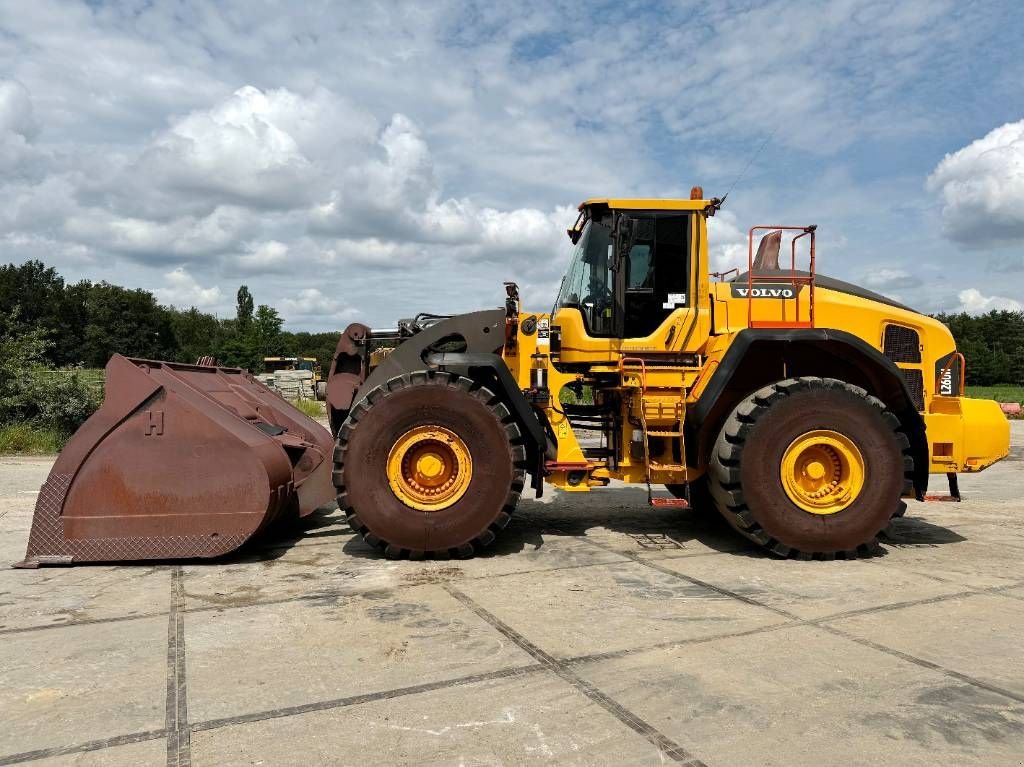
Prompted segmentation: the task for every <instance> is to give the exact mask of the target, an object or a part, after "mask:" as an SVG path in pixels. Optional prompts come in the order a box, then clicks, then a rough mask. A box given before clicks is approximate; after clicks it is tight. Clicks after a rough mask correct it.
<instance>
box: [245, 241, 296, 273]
mask: <svg viewBox="0 0 1024 767" xmlns="http://www.w3.org/2000/svg"><path fill="white" fill-rule="evenodd" d="M290 253H291V249H290V248H289V247H288V245H286V244H285V243H283V242H278V241H277V240H267V241H266V242H251V243H248V244H247V245H246V247H245V253H243V254H242V255H240V256H238V257H237V258H236V259H235V264H236V265H237V266H238V267H239V268H240V269H241V270H242V271H245V272H257V273H259V272H273V271H279V270H282V269H288V268H292V269H295V268H299V267H300V266H301V264H299V263H296V262H295V261H293V260H292V259H291V258H289V255H290Z"/></svg>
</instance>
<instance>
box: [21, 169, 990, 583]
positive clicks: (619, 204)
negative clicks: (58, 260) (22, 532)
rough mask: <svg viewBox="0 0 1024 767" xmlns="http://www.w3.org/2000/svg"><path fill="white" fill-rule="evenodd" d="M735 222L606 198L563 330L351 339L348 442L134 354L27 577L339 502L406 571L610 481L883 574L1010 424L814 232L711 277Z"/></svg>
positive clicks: (579, 254)
mask: <svg viewBox="0 0 1024 767" xmlns="http://www.w3.org/2000/svg"><path fill="white" fill-rule="evenodd" d="M719 206H720V201H719V200H717V199H705V197H704V194H703V192H702V190H701V189H700V188H699V187H695V188H694V190H693V192H692V193H691V199H688V200H638V199H593V200H588V201H586V202H584V203H583V204H582V205H580V208H579V217H578V219H577V221H576V223H575V224H574V225H573V226H572V227H571V228H570V229H569V230H568V234H569V238H570V240H571V242H572V244H573V251H572V256H571V259H570V262H569V265H568V270H567V272H566V275H565V278H564V279H563V281H562V286H561V289H560V290H559V292H558V296H557V298H556V299H555V304H554V307H553V309H552V310H551V311H550V313H544V312H528V311H523V310H521V308H520V299H519V295H518V290H517V288H516V286H515V285H514V284H511V283H508V284H506V298H505V306H504V307H503V308H497V309H493V310H485V311H479V312H473V313H470V314H464V315H458V316H452V317H443V316H437V315H418V316H416V317H414V318H412V319H408V320H402V321H400V322H399V323H398V325H397V327H395V328H389V329H384V330H374V329H371V328H368V327H366V326H365V325H361V324H353V325H350V326H349V327H348V328H347V329H346V330H345V332H344V333H343V334H342V335H341V337H340V339H339V341H338V346H337V351H336V353H335V356H334V359H333V362H332V365H331V370H330V375H329V378H328V382H327V392H326V396H327V410H328V414H329V418H330V423H331V434H327V432H326V430H323V429H320V427H318V426H317V425H316V424H315V423H313V422H312V421H309V420H308V419H304V417H302V416H301V415H297V414H296V413H293V412H291V409H290V408H288V407H287V406H286V405H284V404H282V403H281V401H280V400H276V399H275V400H273V401H271V400H268V399H267V398H265V397H263V395H262V393H261V392H260V391H259V389H260V388H262V387H260V386H259V384H257V383H255V382H253V381H252V379H251V377H249V376H246V375H245V374H244V373H242V372H241V371H232V370H226V369H222V368H202V367H195V366H181V365H177V366H173V365H169V364H168V363H147V362H145V361H141V360H134V361H130V360H126V359H124V358H117V357H115V359H114V360H112V361H111V364H110V366H108V392H107V399H106V402H105V404H104V406H103V408H102V409H101V410H100V411H99V412H98V413H97V414H96V416H94V417H93V419H90V421H89V422H87V423H86V425H85V426H83V428H82V430H81V432H80V433H79V434H78V435H76V436H75V437H74V438H73V439H72V440H71V442H70V443H69V445H68V448H67V449H66V450H65V454H64V455H62V456H61V459H60V460H59V461H58V464H57V465H56V466H55V467H54V473H53V474H51V476H50V478H49V479H48V481H47V483H46V485H44V488H43V491H42V493H41V494H40V499H39V505H38V506H37V508H36V520H35V523H34V526H33V532H32V538H31V540H30V543H29V551H28V554H27V556H26V561H25V563H23V564H25V565H27V566H33V565H37V564H40V563H68V562H74V561H90V560H92V561H96V560H105V559H128V558H136V559H137V558H146V557H154V556H160V557H163V558H166V557H177V556H217V555H220V554H223V553H225V552H226V551H228V550H230V549H231V548H234V547H236V546H238V545H240V544H241V543H242V542H244V541H245V540H247V539H248V538H249V537H251V536H252V535H253V534H255V533H256V532H257V531H259V530H261V529H263V528H264V527H265V526H266V523H267V520H268V519H269V518H271V517H275V516H281V515H283V514H293V515H296V514H297V515H301V514H304V513H308V512H309V511H311V510H312V509H313V508H315V506H316V505H317V503H319V502H325V501H328V500H330V499H329V497H328V496H329V495H330V494H331V492H333V493H334V494H336V497H337V503H338V505H339V506H340V507H341V509H342V510H343V511H344V512H345V513H346V515H347V517H348V521H349V524H350V525H351V526H352V528H353V529H354V530H356V531H358V532H359V533H360V534H361V535H362V536H363V537H364V538H365V539H366V541H367V542H368V543H370V544H371V545H373V546H376V547H379V548H380V549H381V550H382V551H383V552H384V553H385V554H386V555H387V556H389V557H404V556H408V557H413V558H419V557H427V556H431V557H442V558H443V557H467V556H471V555H472V554H473V553H474V552H475V551H477V550H479V549H480V548H482V547H484V546H487V545H488V544H489V543H491V542H492V541H493V540H494V538H495V536H496V535H498V534H499V533H500V531H501V530H502V528H504V527H505V526H506V524H507V523H508V521H509V519H510V515H511V514H512V513H513V510H514V509H515V506H516V503H517V501H518V500H519V497H520V494H521V493H522V492H523V490H524V488H525V487H526V485H527V484H529V486H530V488H531V489H532V490H533V491H534V492H535V493H536V495H538V496H539V495H540V494H541V492H542V490H543V487H544V484H545V483H547V484H550V485H553V486H555V487H557V488H559V489H561V490H563V491H569V492H590V491H595V490H596V491H600V488H602V487H604V486H606V485H608V484H609V483H610V482H611V480H613V479H614V480H620V481H622V482H627V483H632V484H638V485H643V486H645V487H646V488H647V499H648V503H650V504H651V505H652V506H656V507H658V506H664V507H677V508H686V507H688V506H691V505H692V506H695V507H697V508H700V509H703V508H710V507H714V508H715V509H717V511H718V512H719V513H721V514H722V515H723V516H724V517H725V519H726V520H728V522H729V524H731V525H732V526H733V527H734V528H735V529H736V530H737V531H738V532H739V533H741V534H742V535H744V536H746V537H747V538H749V539H750V540H752V541H754V542H756V543H758V544H760V545H761V546H763V547H765V548H766V549H768V550H769V551H771V552H772V553H774V554H776V555H778V556H793V557H799V558H822V559H832V558H837V557H843V558H845V557H854V556H858V555H860V554H866V553H870V552H872V551H873V550H874V549H875V547H876V546H877V543H876V538H877V535H878V534H879V532H880V531H881V530H883V529H884V528H885V527H886V526H887V525H888V524H889V522H890V520H891V519H892V518H893V517H895V516H899V515H901V514H903V512H904V510H905V508H906V506H905V503H904V500H903V499H905V498H915V497H916V498H917V499H919V500H920V499H923V498H924V495H925V492H926V490H927V487H928V479H929V475H931V474H943V475H946V476H947V477H948V478H950V487H951V490H952V491H953V492H954V493H955V491H956V486H955V482H954V480H955V477H956V474H957V473H958V472H977V471H981V470H982V469H984V468H985V467H987V466H989V465H991V464H992V463H994V462H996V461H998V460H999V459H1000V458H1002V457H1004V456H1005V455H1007V453H1008V452H1009V424H1008V422H1007V421H1006V419H1005V417H1004V416H1003V414H1002V413H1001V411H1000V410H999V407H998V406H997V405H996V403H994V402H991V401H985V400H976V399H969V398H967V397H965V396H964V372H965V361H964V359H963V357H962V355H960V354H959V353H958V352H957V350H956V346H955V344H954V341H953V338H952V336H951V334H950V332H949V330H948V329H947V328H946V327H945V326H943V325H942V324H941V323H939V322H937V321H936V320H934V319H931V318H929V317H927V316H924V315H922V314H919V313H917V312H915V311H912V310H911V309H908V308H907V307H905V306H901V305H900V304H898V303H896V302H894V301H892V300H889V299H888V298H885V297H884V296H881V295H878V294H875V293H872V292H870V291H867V290H864V289H863V288H860V287H857V286H855V285H851V284H848V283H845V282H842V281H839V280H836V279H832V278H829V277H825V276H823V275H818V274H816V272H815V237H816V229H815V227H814V226H798V227H783V226H755V227H752V228H751V230H750V236H749V253H748V264H747V269H746V271H745V272H743V273H737V274H732V275H729V274H726V275H721V274H719V275H712V274H709V267H708V238H707V221H708V218H709V217H711V216H713V215H714V214H715V212H716V210H717V209H718V208H719ZM755 240H756V241H757V247H756V249H755ZM780 258H782V263H781V264H780ZM734 271H736V270H734ZM713 277H714V278H717V279H712V278H713ZM730 277H731V278H730ZM111 377H114V378H116V379H119V378H123V379H124V380H123V381H119V380H114V381H111V380H110V379H111ZM129 379H130V380H129ZM112 384H113V385H112ZM119 384H121V385H119ZM570 393H571V394H570ZM94 421H95V423H94ZM317 429H320V431H317ZM332 439H333V455H326V453H328V452H330V445H331V441H332ZM128 446H130V449H125V448H127V447H128ZM65 455H67V456H68V459H67V461H65V460H64V458H65ZM221 455H232V456H235V457H234V458H233V459H232V460H231V461H219V460H218V458H217V457H218V456H221ZM196 456H204V457H205V458H199V459H197V458H196ZM257 457H258V460H256V458H257ZM242 466H244V467H245V468H244V470H243V469H242V468H241V467H242ZM263 467H266V471H263V470H262V469H263ZM272 467H276V472H275V471H271V468H272ZM288 467H290V471H291V473H290V474H289V468H288ZM188 472H196V473H197V474H196V476H197V477H199V478H200V479H201V481H198V482H192V483H190V482H186V481H183V480H182V477H183V476H188ZM327 473H330V478H331V479H330V480H326V479H325V477H326V476H327ZM331 484H333V491H325V487H328V486H329V485H331ZM79 486H81V488H83V489H79ZM240 497H244V498H245V499H246V508H245V509H242V508H239V507H238V504H236V503H235V501H234V499H235V498H240ZM261 497H265V498H267V499H268V501H267V507H266V509H262V510H261V508H260V503H259V499H260V498H261ZM99 520H102V521H99ZM37 527H38V528H39V533H38V535H37ZM96 538H102V545H101V546H97V545H96V540H95V539H96Z"/></svg>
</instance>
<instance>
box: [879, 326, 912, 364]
mask: <svg viewBox="0 0 1024 767" xmlns="http://www.w3.org/2000/svg"><path fill="white" fill-rule="evenodd" d="M883 346H884V347H885V356H886V357H888V358H889V359H891V360H892V361H893V362H920V361H921V339H920V337H919V336H918V335H917V331H916V330H914V329H913V328H908V327H904V326H903V325H886V326H885V341H884V343H883Z"/></svg>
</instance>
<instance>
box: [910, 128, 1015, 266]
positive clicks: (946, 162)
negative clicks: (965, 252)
mask: <svg viewBox="0 0 1024 767" xmlns="http://www.w3.org/2000/svg"><path fill="white" fill-rule="evenodd" d="M927 188H928V190H929V191H930V192H932V193H934V194H938V195H939V196H940V197H941V199H942V202H943V207H942V224H943V229H944V231H945V233H946V234H947V235H948V236H949V237H950V238H951V239H953V240H955V241H956V242H958V243H961V244H963V245H965V246H967V247H972V248H985V247H990V246H993V245H1000V244H1006V243H1013V242H1024V120H1019V121H1017V122H1013V123H1006V124H1005V125H1002V126H1000V127H998V128H996V129H995V130H993V131H991V132H990V133H988V134H987V135H985V136H984V137H983V138H980V139H978V140H977V141H973V142H972V143H970V144H968V145H967V146H966V147H964V148H963V149H960V150H958V151H956V152H954V153H952V154H947V155H946V156H945V158H943V160H942V162H940V163H939V165H938V167H936V168H935V171H934V172H933V173H932V174H931V176H929V177H928V183H927Z"/></svg>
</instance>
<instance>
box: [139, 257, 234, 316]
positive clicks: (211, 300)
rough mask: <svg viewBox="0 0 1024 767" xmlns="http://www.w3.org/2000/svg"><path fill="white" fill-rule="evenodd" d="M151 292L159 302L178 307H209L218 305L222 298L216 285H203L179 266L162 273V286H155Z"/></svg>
mask: <svg viewBox="0 0 1024 767" xmlns="http://www.w3.org/2000/svg"><path fill="white" fill-rule="evenodd" d="M153 293H154V294H155V295H156V297H157V299H158V300H159V301H160V302H161V303H164V304H170V305H172V306H177V307H180V308H188V307H192V306H195V307H196V308H199V309H210V308H213V307H215V306H217V305H219V304H220V303H221V299H222V298H223V294H222V293H221V289H220V288H219V287H218V286H216V285H214V286H211V287H203V286H202V285H201V284H200V283H199V282H198V281H197V280H196V278H195V277H193V276H192V275H191V274H189V273H188V272H187V271H185V270H184V269H183V268H181V267H179V268H177V269H175V270H174V271H170V272H167V273H166V274H165V275H164V287H162V288H157V289H156V290H154V291H153Z"/></svg>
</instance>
